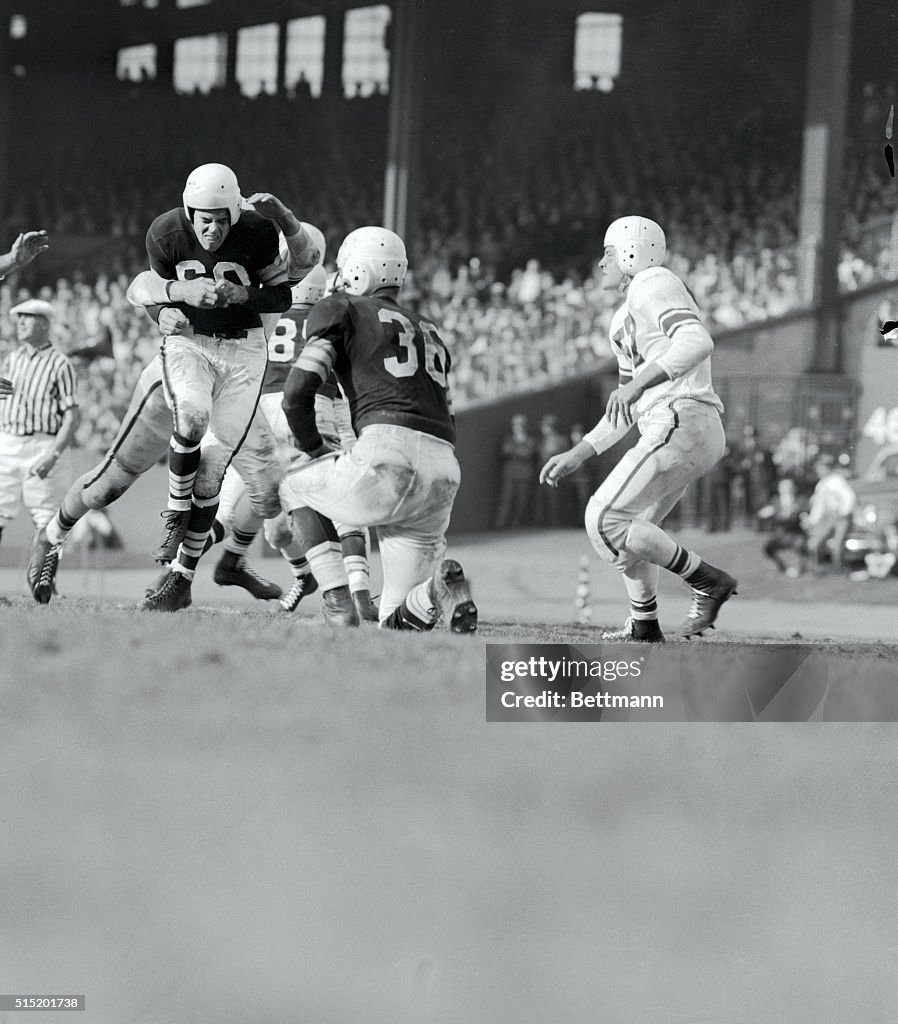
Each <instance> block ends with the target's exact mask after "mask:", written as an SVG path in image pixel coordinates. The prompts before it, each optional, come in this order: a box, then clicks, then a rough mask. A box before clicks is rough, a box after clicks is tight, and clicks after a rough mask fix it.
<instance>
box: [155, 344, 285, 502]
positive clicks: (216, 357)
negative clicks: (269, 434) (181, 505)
mask: <svg viewBox="0 0 898 1024" xmlns="http://www.w3.org/2000/svg"><path fill="white" fill-rule="evenodd" d="M267 363H268V345H267V343H266V341H265V334H264V332H263V330H262V328H261V327H256V328H253V329H252V330H250V331H248V332H247V337H246V338H235V339H222V338H210V337H206V336H205V335H201V334H198V335H196V336H195V337H186V336H183V335H169V336H168V337H166V338H164V339H163V341H162V375H163V376H162V380H163V386H164V388H165V400H166V402H167V404H168V407H169V408H170V409H171V411H172V416H173V418H174V429H175V431H176V432H177V433H178V434H180V435H181V436H182V437H187V438H201V437H203V435H204V434H206V432H207V430H208V435H207V436H206V437H205V438H204V440H203V457H202V461H201V462H200V468H199V471H198V473H197V477H196V482H195V484H194V493H195V494H196V495H197V496H199V497H204V498H211V497H214V496H215V495H217V494H218V492H219V490H220V488H221V482H222V479H223V477H224V474H225V469H226V468H227V466H228V463H229V462H230V461H231V458H232V457H233V455H234V452H235V451H237V449H238V448H240V446H241V445H242V444H243V441H244V439H245V437H246V435H247V433H248V431H249V427H250V423H251V421H252V418H253V414H254V413H255V411H256V406H257V404H258V401H259V394H260V392H261V390H262V380H263V378H264V376H265V367H266V366H267Z"/></svg>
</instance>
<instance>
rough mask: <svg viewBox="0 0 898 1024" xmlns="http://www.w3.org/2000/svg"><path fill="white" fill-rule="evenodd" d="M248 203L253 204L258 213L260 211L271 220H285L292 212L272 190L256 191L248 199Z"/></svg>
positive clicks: (248, 204)
mask: <svg viewBox="0 0 898 1024" xmlns="http://www.w3.org/2000/svg"><path fill="white" fill-rule="evenodd" d="M246 205H247V206H251V207H252V208H253V209H254V210H255V211H256V213H260V214H261V215H262V216H263V217H267V218H268V219H269V220H276V221H277V220H283V219H284V217H286V216H287V215H288V214H289V213H290V211H289V210H288V209H287V207H286V206H284V204H283V203H282V202H281V201H280V199H278V197H277V196H275V195H272V194H271V192H254V193H253V194H252V195H251V196H250V197H249V199H247V200H246Z"/></svg>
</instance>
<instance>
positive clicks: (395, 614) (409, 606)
mask: <svg viewBox="0 0 898 1024" xmlns="http://www.w3.org/2000/svg"><path fill="white" fill-rule="evenodd" d="M436 621H437V610H436V608H434V606H433V595H432V594H431V592H430V580H429V579H428V580H425V581H424V582H423V583H419V584H418V585H417V586H416V587H412V589H411V590H410V591H409V592H408V593H407V594H406V595H405V600H404V601H403V602H402V604H401V605H399V607H398V608H394V609H393V611H391V612H390V614H389V615H388V616H387V617H386V618H385V619H383V620H381V622H380V628H381V629H398V630H404V631H406V632H414V633H426V632H428V631H429V630H431V629H433V627H434V626H435V625H436Z"/></svg>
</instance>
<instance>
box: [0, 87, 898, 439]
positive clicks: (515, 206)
mask: <svg viewBox="0 0 898 1024" xmlns="http://www.w3.org/2000/svg"><path fill="white" fill-rule="evenodd" d="M16 88H20V89H24V88H26V86H24V85H21V84H17V86H16ZM24 98H26V97H24V96H23V97H20V99H24ZM885 98H886V100H888V96H887V95H886V97H885ZM314 102H316V101H312V100H310V99H309V98H308V97H307V96H304V95H300V96H295V97H292V98H286V97H284V98H282V97H272V96H266V95H264V94H263V95H261V96H260V97H258V98H256V99H253V100H248V99H245V98H241V99H240V100H239V102H237V103H235V98H234V96H233V94H232V93H230V92H227V91H225V90H218V91H216V90H213V91H212V92H210V93H209V94H206V95H202V94H198V95H192V96H182V95H178V94H174V93H171V92H165V91H162V90H160V89H159V88H158V87H157V86H155V85H154V84H153V83H151V82H146V83H140V84H134V83H128V84H126V83H122V85H121V89H120V91H119V92H118V94H110V93H109V92H108V91H106V90H105V88H104V90H103V91H102V92H99V91H98V94H97V96H96V97H92V98H91V102H90V103H85V102H83V101H81V100H79V108H78V109H90V110H91V111H92V118H91V121H90V122H89V123H87V122H85V121H84V119H83V118H81V119H80V120H79V123H78V145H77V146H74V145H72V146H71V147H69V146H67V145H65V144H64V143H63V144H61V143H60V140H61V139H66V138H71V137H73V133H72V132H71V131H66V130H63V129H64V126H65V125H66V123H67V122H68V121H70V120H71V119H72V117H73V112H74V111H73V109H70V108H68V107H66V106H65V105H64V104H63V105H61V106H60V107H59V109H56V110H49V111H44V112H43V116H42V117H41V118H39V119H35V120H36V123H37V124H38V126H39V127H38V128H37V130H36V131H35V130H31V131H30V135H31V136H33V137H34V144H33V145H32V146H30V147H28V149H27V150H26V151H24V152H22V153H19V154H17V155H16V158H15V161H14V168H13V184H14V186H15V187H14V188H13V189H12V195H14V196H15V197H16V199H15V201H14V202H13V203H12V204H11V205H10V208H9V210H8V214H7V218H6V222H5V231H6V234H8V235H12V234H15V233H16V232H17V231H19V230H23V229H25V228H27V227H29V226H35V225H38V226H41V227H44V228H46V229H47V230H48V231H50V233H51V235H52V236H53V237H54V239H59V238H65V237H72V236H77V237H78V239H80V240H81V242H82V243H83V244H82V245H81V251H89V252H90V256H89V257H87V258H85V257H80V258H78V257H72V258H71V259H69V260H68V261H67V263H66V276H65V277H64V278H60V279H58V280H57V281H56V283H55V284H49V283H47V282H45V281H44V280H43V279H42V278H40V277H35V278H32V279H30V280H29V283H33V285H34V287H33V289H32V290H33V291H34V292H35V294H38V295H39V296H40V297H41V298H45V299H48V300H50V301H52V302H53V303H54V305H55V306H56V307H57V311H58V316H57V320H56V331H57V338H56V340H57V341H58V342H59V344H60V347H61V348H62V349H63V350H64V351H66V352H68V353H70V354H74V355H76V356H77V358H78V361H79V363H80V366H81V370H82V380H83V386H84V389H85V396H84V399H83V408H84V419H83V423H82V426H81V428H80V436H79V442H80V443H81V444H83V445H87V446H90V447H94V448H98V449H100V448H102V447H103V446H104V445H105V444H107V443H108V440H109V439H110V437H111V436H112V433H113V432H114V429H115V425H116V423H117V421H118V417H119V416H120V414H121V412H122V410H123V408H124V405H125V403H126V401H127V398H128V396H129V395H130V392H131V390H132V388H133V385H134V382H135V380H136V377H137V374H138V373H139V370H140V368H141V366H142V365H144V364H145V362H146V361H147V359H148V358H150V357H151V355H152V353H153V351H154V350H155V347H156V345H157V338H156V336H155V333H154V329H152V325H150V323H149V321H148V320H147V319H146V317H145V316H144V315H143V314H140V313H136V312H135V311H133V310H132V309H131V307H129V306H128V304H127V303H126V301H125V299H124V292H125V288H126V286H127V282H128V280H129V279H130V277H131V276H132V275H133V274H134V273H135V272H137V271H138V270H140V269H143V267H144V266H145V256H144V253H143V237H144V232H145V230H146V227H147V225H148V223H149V221H150V219H151V213H152V211H154V210H158V209H162V208H165V207H166V206H170V205H171V202H172V199H171V197H172V196H173V195H174V196H177V195H178V192H179V187H180V185H179V182H180V178H181V176H182V174H183V171H184V169H185V168H187V167H189V166H192V165H194V164H198V163H200V162H202V161H203V160H206V159H208V158H209V153H210V148H211V149H214V150H215V153H216V157H217V158H219V159H221V160H223V161H225V162H230V163H232V164H233V165H235V166H237V167H239V168H240V177H241V181H245V182H247V183H249V186H250V187H251V188H255V187H264V188H270V189H271V190H273V191H277V192H278V193H279V194H281V195H284V196H288V197H291V201H293V203H294V205H295V206H296V207H297V208H298V209H300V210H301V211H302V215H303V216H304V217H306V218H307V219H309V220H312V221H313V222H315V223H317V224H320V225H321V226H322V228H324V229H325V231H326V235H327V239H328V244H329V263H330V264H331V265H332V262H333V257H334V255H335V252H336V245H337V243H338V241H339V239H340V238H342V236H343V235H344V234H345V232H346V230H348V229H350V228H352V227H353V226H356V225H358V224H362V223H375V222H377V220H378V219H379V209H380V193H381V181H382V171H381V168H382V167H383V162H384V157H385V139H386V130H385V125H386V117H387V102H388V101H387V99H386V97H384V96H380V95H375V96H372V97H369V98H367V99H364V100H360V99H350V100H342V101H338V102H334V101H328V103H329V105H328V106H327V107H324V106H322V105H320V104H319V106H318V107H314V106H313V103H314ZM559 103H560V104H563V105H562V106H561V107H559V108H554V116H553V118H552V120H551V122H548V121H547V123H545V124H538V125H534V130H533V132H532V134H529V135H526V136H525V135H523V134H522V133H520V132H519V131H518V130H517V123H518V119H519V116H520V114H521V111H518V110H515V109H514V108H513V107H508V106H506V107H504V108H503V109H502V110H501V111H495V110H494V111H483V112H482V113H483V119H481V120H480V121H479V131H478V133H477V140H476V141H477V143H478V158H477V159H476V160H474V159H472V141H474V140H472V134H471V128H470V124H471V115H470V112H469V111H466V112H464V113H462V112H459V111H457V110H453V109H452V106H451V104H447V105H446V106H445V107H444V108H442V109H437V110H435V111H434V114H433V116H434V118H435V119H436V120H437V121H438V122H439V123H440V126H441V131H440V133H439V140H438V142H434V141H431V140H430V139H429V138H428V139H427V140H426V141H425V144H424V146H423V152H422V167H421V173H422V188H421V194H422V195H426V197H427V201H426V202H424V203H422V204H421V225H420V230H419V232H418V233H417V236H416V237H414V238H412V239H411V244H410V257H411V258H410V264H411V273H410V277H409V280H408V281H407V284H406V292H405V294H406V297H407V299H408V301H410V303H412V304H413V305H415V306H416V307H417V308H419V309H420V310H421V312H422V313H424V314H425V315H428V316H431V317H433V318H434V319H436V320H438V322H440V323H441V325H442V327H443V330H444V334H445V340H446V342H447V344H448V345H449V347H450V350H451V352H452V357H453V363H454V374H453V380H454V389H455V395H456V401H457V404H458V406H459V407H463V406H464V405H465V404H470V403H472V402H477V401H482V400H488V399H490V398H491V397H495V396H496V395H498V394H500V393H503V394H504V393H508V391H513V390H515V389H518V388H520V389H523V390H526V389H531V388H534V387H539V386H542V385H544V384H546V383H548V382H550V381H553V380H557V379H559V378H561V377H564V376H566V375H569V374H571V373H574V372H577V371H586V370H588V369H590V368H591V367H592V366H594V365H596V364H597V363H598V362H600V361H602V360H605V359H606V358H607V357H608V355H609V348H608V343H607V338H606V331H607V327H608V323H609V320H610V315H611V312H612V306H613V303H610V302H608V300H607V299H606V298H603V297H602V296H601V294H600V292H599V291H598V289H597V288H596V282H595V279H594V276H593V266H594V261H595V258H596V256H597V250H596V237H595V231H596V228H595V225H596V224H602V223H606V222H608V221H609V220H611V219H612V218H613V217H616V216H619V215H621V214H624V213H627V212H630V208H631V207H632V206H633V205H634V204H638V205H639V207H640V209H641V210H642V211H643V212H644V213H645V214H646V215H647V216H651V217H655V218H656V219H658V220H659V221H661V222H663V224H664V225H665V229H666V231H667V234H668V242H669V249H670V250H671V251H672V253H673V256H672V259H671V269H672V270H674V271H675V272H676V273H678V274H680V275H681V276H682V277H683V278H684V279H685V280H686V281H687V283H688V284H689V286H690V288H691V290H692V291H693V292H694V294H695V296H696V299H697V301H698V303H699V305H700V307H701V308H702V309H703V311H704V313H705V316H706V320H707V322H708V324H709V326H710V328H711V329H712V331H713V330H715V329H716V330H720V329H726V328H734V327H738V326H740V325H743V324H746V323H751V322H754V321H758V320H761V319H765V318H768V317H775V316H779V315H782V314H784V313H786V312H788V311H789V310H791V309H793V308H795V307H796V305H797V304H798V301H799V299H798V291H797V249H796V238H797V217H798V182H799V162H800V142H799V140H800V124H799V123H798V122H797V121H796V120H795V119H796V118H797V117H798V112H797V111H796V110H790V109H788V108H786V107H784V106H779V105H777V104H776V103H775V102H774V101H772V100H771V101H767V102H766V103H762V102H761V101H759V100H756V101H754V102H752V103H751V104H750V105H747V106H746V107H745V109H743V110H742V111H741V114H740V118H739V127H740V128H741V131H742V138H743V139H744V145H743V147H742V148H741V149H740V150H739V151H738V152H733V151H731V150H730V149H728V146H727V142H726V138H727V135H726V133H724V132H723V131H717V129H718V128H720V127H722V125H721V123H720V122H721V118H722V117H724V116H725V117H727V118H729V119H730V123H731V124H732V117H733V114H732V112H731V111H730V110H727V111H725V112H723V113H721V112H720V111H716V112H715V109H714V106H713V104H711V103H709V109H708V110H707V111H701V110H697V111H695V112H694V117H695V119H696V123H698V122H701V123H702V124H703V125H704V129H703V131H702V133H701V134H697V133H690V132H689V131H687V130H685V129H684V128H681V127H679V126H675V125H670V124H667V123H665V122H664V121H663V119H662V118H660V116H659V115H657V114H653V112H652V108H651V107H650V106H649V105H647V104H646V103H645V102H641V101H640V97H638V96H633V95H628V94H627V92H626V89H625V88H624V87H619V88H617V89H615V90H614V92H613V93H611V94H602V93H597V92H586V93H574V94H570V95H565V96H564V97H563V98H559ZM881 106H882V96H881V95H880V94H879V92H877V88H876V86H875V85H874V84H873V83H868V84H867V85H865V86H864V89H863V91H862V94H861V95H859V96H858V97H857V103H856V110H855V111H853V113H854V114H856V115H857V116H856V117H855V118H854V119H853V120H852V119H850V120H849V123H856V124H858V125H859V127H858V128H857V131H858V132H861V131H864V130H866V128H867V127H869V124H868V122H870V121H871V119H872V118H873V117H874V116H878V112H879V110H880V108H881ZM13 109H14V110H18V111H22V110H23V106H22V104H21V103H15V104H14V105H13ZM25 109H27V108H25ZM20 116H21V115H20ZM484 119H485V120H484ZM135 124H143V125H145V126H150V125H154V124H155V125H160V126H161V125H164V126H165V132H166V145H165V146H160V145H159V139H158V135H157V133H156V131H154V130H151V129H150V128H149V127H147V129H146V130H145V131H143V132H135V131H134V129H133V126H134V125H135ZM312 124H314V141H315V147H314V148H315V151H316V152H320V153H327V154H328V160H327V168H326V171H322V168H321V166H320V163H319V161H317V160H309V159H308V158H307V157H306V154H305V153H304V149H305V148H306V147H307V144H308V143H307V139H308V137H309V136H308V131H309V126H310V125H312ZM223 126H226V130H224V128H223ZM647 135H651V137H652V139H653V143H652V144H653V146H654V147H655V148H656V149H660V151H662V152H665V153H676V160H674V161H660V160H640V161H637V162H635V163H633V162H632V160H631V155H632V153H633V152H634V151H639V149H640V143H641V142H642V141H643V139H644V138H645V137H646V136H647ZM485 138H489V139H492V140H494V143H493V145H491V146H488V147H485V146H484V144H483V140H484V139H485ZM715 139H718V140H719V141H717V142H715V141H714V140H715ZM849 142H850V140H849ZM172 152H176V153H177V154H178V159H177V160H176V161H173V160H172V158H171V153H172ZM559 152H563V153H564V154H565V159H564V160H563V161H559V160H557V159H556V154H557V153H559ZM846 152H847V154H848V165H847V168H846V183H847V186H848V187H847V188H846V190H845V195H846V196H848V197H850V199H851V204H850V208H849V209H848V211H847V212H846V216H845V225H844V239H845V247H844V251H843V258H842V261H841V264H840V267H839V277H840V281H841V284H842V287H843V288H844V289H846V290H850V289H856V288H859V287H863V286H864V285H866V284H869V283H872V282H873V281H875V280H878V279H882V278H883V277H884V276H889V275H890V274H891V272H892V269H891V258H890V242H891V227H890V225H891V218H892V216H893V214H894V213H895V210H896V207H898V201H896V196H895V194H894V191H895V190H890V189H885V190H884V189H882V188H881V182H880V181H879V179H878V178H877V177H876V175H875V171H874V169H873V168H872V167H871V163H870V161H869V160H867V159H866V154H865V152H864V147H862V146H854V145H851V144H849V145H848V146H847V149H846ZM98 153H99V154H101V155H102V156H103V157H108V159H99V160H98V159H97V154H98ZM34 181H39V182H40V183H41V184H40V186H39V187H38V188H33V187H29V183H31V182H34ZM293 197H297V198H296V199H294V198H293ZM871 222H872V223H873V224H874V227H876V226H877V225H880V226H881V225H882V224H885V225H886V228H885V229H881V230H872V231H871V230H868V227H869V225H870V224H871ZM85 239H87V240H91V239H93V240H94V244H93V245H91V244H89V241H88V242H87V243H85V241H84V240H85ZM98 240H99V242H100V246H99V248H98V246H97V244H96V243H97V241H98ZM27 294H29V292H23V290H22V288H21V286H16V283H15V282H14V286H13V287H12V288H11V287H10V286H9V285H8V284H4V285H3V286H2V287H0V343H2V342H8V341H9V340H10V339H11V337H12V331H11V325H10V322H9V318H8V316H7V315H6V313H7V312H8V310H9V308H10V307H11V306H12V305H13V304H14V303H15V302H16V301H19V300H21V299H22V298H23V297H25V295H27Z"/></svg>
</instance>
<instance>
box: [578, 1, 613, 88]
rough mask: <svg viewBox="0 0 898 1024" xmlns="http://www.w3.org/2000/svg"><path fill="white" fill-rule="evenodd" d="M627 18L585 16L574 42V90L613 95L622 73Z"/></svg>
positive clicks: (579, 20) (579, 25)
mask: <svg viewBox="0 0 898 1024" xmlns="http://www.w3.org/2000/svg"><path fill="white" fill-rule="evenodd" d="M623 20H624V19H623V18H622V17H621V15H619V14H581V15H580V17H579V18H577V30H576V32H577V34H576V36H575V39H574V88H575V89H598V90H600V91H601V92H611V90H612V89H613V88H614V80H615V78H617V77H618V75H619V74H620V49H621V35H622V31H623Z"/></svg>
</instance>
